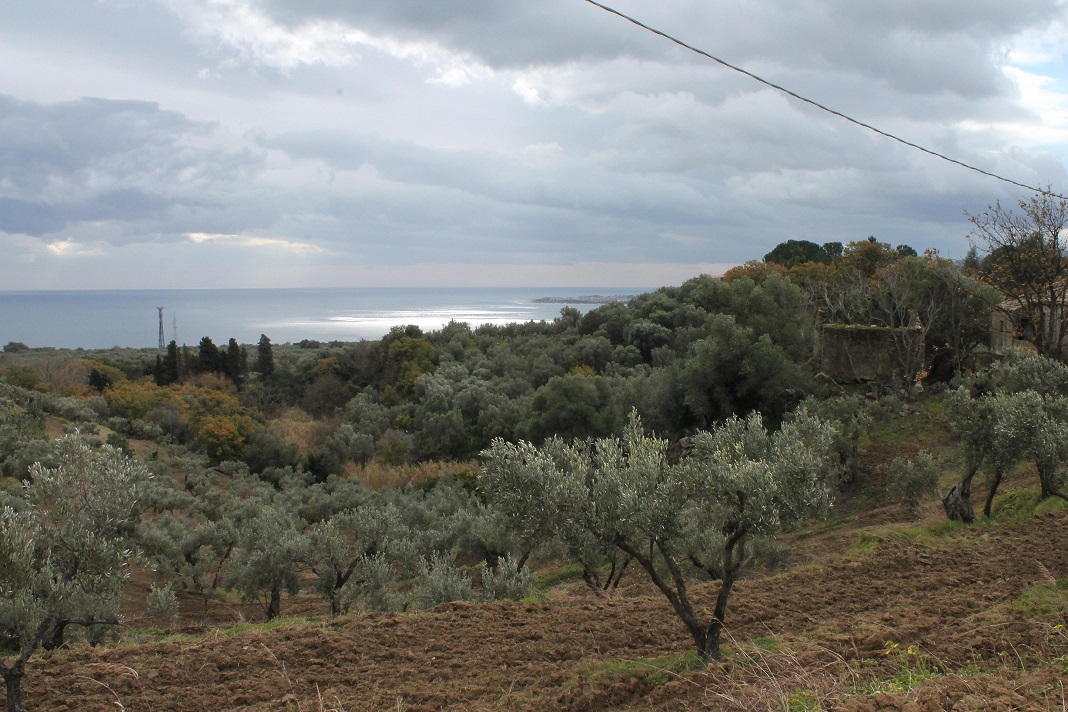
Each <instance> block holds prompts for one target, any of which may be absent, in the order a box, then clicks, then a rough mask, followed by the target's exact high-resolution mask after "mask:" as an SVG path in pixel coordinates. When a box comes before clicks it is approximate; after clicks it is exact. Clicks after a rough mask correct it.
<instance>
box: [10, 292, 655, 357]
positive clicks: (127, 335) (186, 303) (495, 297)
mask: <svg viewBox="0 0 1068 712" xmlns="http://www.w3.org/2000/svg"><path fill="white" fill-rule="evenodd" d="M646 291H649V289H647V288H635V287H619V288H608V287H593V288H587V287H568V288H560V287H546V288H538V287H521V288H520V287H496V288H486V287H477V288H467V287H454V288H370V287H368V288H337V289H326V288H323V289H172V290H113V291H111V290H86V291H20V292H14V291H11V292H0V345H2V344H7V343H10V342H20V343H23V344H26V345H27V346H30V347H54V348H67V349H76V348H85V349H108V348H112V347H116V346H118V347H127V348H148V347H155V346H157V345H158V343H159V328H160V311H159V308H160V307H162V308H163V312H162V323H163V331H164V342H165V343H167V342H170V341H171V340H174V341H177V342H178V344H189V345H195V344H197V343H199V342H200V339H201V338H202V337H204V336H208V337H210V338H211V339H212V341H214V342H215V343H216V344H225V343H226V342H227V341H228V340H229V339H231V338H234V339H237V341H238V343H242V344H254V343H256V342H257V341H259V338H260V335H261V334H266V335H267V337H268V338H269V339H270V340H271V342H272V343H277V344H282V343H286V342H291V343H297V342H300V341H303V340H305V339H309V340H315V341H322V342H327V341H360V340H363V339H380V338H382V336H384V335H385V334H386V333H388V332H389V330H390V329H391V328H393V327H394V326H406V325H410V324H414V325H416V326H418V327H420V328H421V329H422V330H423V331H431V330H434V329H440V328H441V327H443V326H445V325H446V324H448V323H449V322H450V321H458V322H466V323H467V324H469V325H470V326H471V328H475V327H476V326H479V325H481V324H508V323H512V322H527V321H552V320H553V319H554V318H556V317H557V316H559V315H560V310H561V309H563V308H564V307H565V306H573V307H574V308H576V309H578V310H579V311H580V312H582V313H586V312H588V311H589V310H590V309H594V308H596V307H597V306H598V305H597V304H589V303H583V302H581V301H576V302H574V303H569V302H568V301H566V300H568V299H571V298H579V297H585V296H589V295H607V296H618V295H628V296H629V295H636V294H641V293H642V292H646ZM542 298H557V299H563V300H565V301H563V302H560V301H556V302H551V303H544V302H537V301H535V300H537V299H542Z"/></svg>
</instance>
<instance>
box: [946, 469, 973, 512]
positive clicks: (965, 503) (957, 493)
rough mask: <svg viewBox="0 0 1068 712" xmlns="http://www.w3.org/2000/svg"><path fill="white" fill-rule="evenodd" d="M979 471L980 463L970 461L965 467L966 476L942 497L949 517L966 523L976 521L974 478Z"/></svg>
mask: <svg viewBox="0 0 1068 712" xmlns="http://www.w3.org/2000/svg"><path fill="white" fill-rule="evenodd" d="M978 471H979V464H978V463H973V462H969V463H968V464H967V465H966V466H965V468H964V477H963V478H962V479H961V481H960V482H958V483H957V484H955V485H953V486H952V487H951V488H950V489H949V492H947V493H946V496H945V497H943V498H942V506H943V507H944V508H945V510H946V516H947V517H948V518H949V519H951V520H954V521H958V522H964V523H965V524H971V523H972V522H974V521H975V511H974V510H973V509H972V478H973V477H975V473H976V472H978Z"/></svg>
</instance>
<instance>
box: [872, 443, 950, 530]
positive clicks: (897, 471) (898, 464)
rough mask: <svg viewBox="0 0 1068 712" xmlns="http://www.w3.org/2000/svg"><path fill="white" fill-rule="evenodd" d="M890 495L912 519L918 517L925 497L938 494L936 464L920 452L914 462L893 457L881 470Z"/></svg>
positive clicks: (927, 455) (928, 454) (931, 457)
mask: <svg viewBox="0 0 1068 712" xmlns="http://www.w3.org/2000/svg"><path fill="white" fill-rule="evenodd" d="M882 470H883V472H885V473H886V486H887V489H888V490H889V491H890V495H891V496H892V497H893V498H894V499H896V500H898V501H899V502H900V503H901V506H902V507H904V508H905V511H907V512H908V513H909V515H910V516H912V517H913V518H915V517H917V516H919V513H920V505H921V504H922V503H923V499H924V498H925V497H929V496H931V495H935V494H938V464H937V461H936V460H935V458H934V457H933V456H932V455H931V453H929V452H926V451H924V452H920V453H919V454H918V455H917V456H916V459H915V461H913V460H909V459H906V458H902V457H895V458H894V460H893V462H891V463H890V464H889V465H884V466H883V468H882Z"/></svg>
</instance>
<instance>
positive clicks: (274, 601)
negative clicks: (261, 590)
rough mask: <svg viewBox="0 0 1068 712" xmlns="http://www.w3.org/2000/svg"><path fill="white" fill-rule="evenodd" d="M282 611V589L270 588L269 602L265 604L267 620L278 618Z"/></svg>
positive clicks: (278, 587) (279, 587) (276, 586)
mask: <svg viewBox="0 0 1068 712" xmlns="http://www.w3.org/2000/svg"><path fill="white" fill-rule="evenodd" d="M281 610H282V587H281V586H278V585H275V586H271V600H270V602H269V603H268V604H267V620H269V621H272V620H274V619H275V618H277V617H278V614H279V612H280V611H281Z"/></svg>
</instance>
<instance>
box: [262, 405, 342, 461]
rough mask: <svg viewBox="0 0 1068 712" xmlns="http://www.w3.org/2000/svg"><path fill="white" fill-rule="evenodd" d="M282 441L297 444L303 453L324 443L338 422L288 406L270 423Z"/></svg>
mask: <svg viewBox="0 0 1068 712" xmlns="http://www.w3.org/2000/svg"><path fill="white" fill-rule="evenodd" d="M268 427H270V429H271V430H273V431H274V432H275V433H276V434H277V435H278V437H280V438H281V439H282V442H284V443H286V444H288V445H296V446H297V452H298V454H301V455H303V454H304V453H306V452H308V451H309V450H314V449H315V448H317V447H319V445H320V444H322V442H323V440H325V439H326V437H327V436H329V435H330V433H332V432H334V430H336V429H337V423H335V422H331V421H326V420H317V419H315V418H313V417H312V416H310V415H308V414H307V413H305V412H304V411H303V410H301V409H300V408H288V409H286V410H285V411H284V412H283V413H282V414H281V415H280V416H279V417H277V418H274V419H273V420H271V421H270V422H269V423H268Z"/></svg>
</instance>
